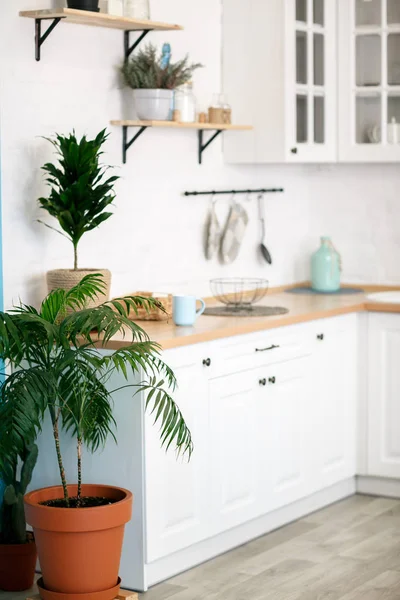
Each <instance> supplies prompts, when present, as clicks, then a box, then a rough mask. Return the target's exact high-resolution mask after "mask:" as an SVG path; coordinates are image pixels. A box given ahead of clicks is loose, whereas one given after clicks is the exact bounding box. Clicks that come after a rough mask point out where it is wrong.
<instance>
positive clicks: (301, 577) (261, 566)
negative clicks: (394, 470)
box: [0, 496, 400, 600]
mask: <svg viewBox="0 0 400 600" xmlns="http://www.w3.org/2000/svg"><path fill="white" fill-rule="evenodd" d="M26 595H27V594H26V593H24V594H7V593H1V592H0V600H20V599H21V600H22V599H23V598H25V597H26ZM140 600H400V501H399V500H392V499H388V498H372V497H369V496H353V497H351V498H349V499H347V500H344V501H342V502H338V503H337V504H333V505H332V506H329V507H328V508H325V509H323V510H320V511H318V512H316V513H313V514H312V515H310V516H308V517H306V518H304V519H301V520H299V521H297V522H295V523H292V524H291V525H288V526H286V527H283V528H282V529H279V530H277V531H275V532H273V533H271V534H269V535H266V536H263V537H261V538H259V539H257V540H255V541H253V542H250V543H249V544H246V545H245V546H241V547H240V548H237V549H236V550H233V551H232V552H229V553H227V554H224V555H223V556H220V557H218V558H215V559H214V560H211V561H209V562H208V563H205V564H203V565H201V566H199V567H197V568H195V569H191V570H190V571H187V572H186V573H182V574H181V575H178V576H177V577H174V578H173V579H170V580H169V581H168V582H165V583H162V584H160V585H158V586H155V587H154V588H152V589H151V590H150V591H149V592H147V593H146V594H142V595H141V596H140Z"/></svg>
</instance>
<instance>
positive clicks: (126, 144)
mask: <svg viewBox="0 0 400 600" xmlns="http://www.w3.org/2000/svg"><path fill="white" fill-rule="evenodd" d="M111 125H114V126H116V127H122V161H123V163H124V164H125V163H126V162H127V152H128V150H129V148H130V147H131V146H132V144H133V143H134V142H135V141H136V140H137V139H138V137H139V136H140V135H141V134H142V133H143V132H144V131H146V129H148V128H150V127H154V128H170V129H193V130H195V131H197V132H198V160H199V164H201V163H202V155H203V152H204V151H205V150H206V148H208V146H209V145H210V144H211V143H212V142H213V141H214V140H215V139H216V138H217V137H218V136H219V135H220V134H221V133H222V132H224V131H248V130H251V129H253V127H252V126H251V125H232V124H230V125H226V124H222V123H221V124H218V123H198V122H196V123H181V122H178V121H137V120H136V121H111ZM130 128H137V129H138V131H137V132H136V134H135V135H134V136H133V138H131V139H130V140H128V130H129V129H130ZM206 131H213V132H214V133H213V134H212V135H211V137H210V138H209V139H208V140H207V141H206V142H205V141H204V132H206Z"/></svg>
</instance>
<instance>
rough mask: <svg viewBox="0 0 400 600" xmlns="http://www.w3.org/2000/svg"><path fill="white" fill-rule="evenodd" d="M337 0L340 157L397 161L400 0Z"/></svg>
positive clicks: (399, 136)
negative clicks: (391, 125)
mask: <svg viewBox="0 0 400 600" xmlns="http://www.w3.org/2000/svg"><path fill="white" fill-rule="evenodd" d="M338 2H339V4H338V6H339V12H338V32H339V37H338V39H339V43H338V58H339V60H338V65H339V95H338V97H339V121H338V122H339V128H338V135H339V160H340V161H346V162H398V161H399V160H400V130H399V131H398V132H397V134H395V136H394V137H393V135H392V133H391V131H389V129H388V124H389V123H391V121H392V119H393V120H394V121H395V122H397V123H399V124H400V58H399V56H400V3H399V2H398V0H338ZM397 129H398V127H397V128H396V130H397Z"/></svg>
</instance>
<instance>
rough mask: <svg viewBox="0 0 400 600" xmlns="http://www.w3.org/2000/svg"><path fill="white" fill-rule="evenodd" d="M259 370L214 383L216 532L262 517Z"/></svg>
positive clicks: (212, 488) (211, 504) (212, 431)
mask: <svg viewBox="0 0 400 600" xmlns="http://www.w3.org/2000/svg"><path fill="white" fill-rule="evenodd" d="M261 378H262V374H261V372H260V371H259V370H254V369H253V370H250V371H244V372H241V373H236V374H234V375H228V376H226V377H219V378H217V379H214V380H212V381H210V393H209V417H210V421H209V423H210V436H209V448H210V452H211V457H212V460H211V461H210V476H211V485H210V486H209V487H208V488H207V489H208V490H209V507H210V522H211V523H212V532H213V533H218V532H219V531H225V530H227V529H229V528H231V527H235V526H237V525H240V524H241V523H244V522H245V521H249V520H251V519H253V518H254V517H256V516H257V515H259V514H260V513H261V512H262V501H261V497H262V486H263V481H262V477H263V474H262V472H261V470H260V436H259V427H260V406H261V403H260V388H261V387H262V386H261V385H260V380H261Z"/></svg>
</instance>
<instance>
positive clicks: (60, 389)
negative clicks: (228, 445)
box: [0, 274, 193, 506]
mask: <svg viewBox="0 0 400 600" xmlns="http://www.w3.org/2000/svg"><path fill="white" fill-rule="evenodd" d="M103 289H104V282H103V278H102V276H101V275H100V274H93V275H87V276H86V277H84V278H83V279H82V280H81V282H80V283H79V284H78V285H77V286H75V287H74V288H72V289H71V290H69V291H64V290H61V289H57V290H54V291H53V292H51V293H50V294H49V295H48V296H47V297H46V298H45V300H44V301H43V303H42V305H41V307H40V310H36V309H35V308H33V307H32V306H26V305H21V306H18V307H16V308H14V309H13V310H12V311H10V312H7V313H0V358H1V359H3V360H4V361H8V362H10V363H11V364H12V365H13V367H14V370H13V372H12V373H11V374H10V375H9V376H8V377H7V378H6V379H5V381H4V382H3V384H2V385H1V388H0V398H1V402H0V472H2V471H5V470H6V468H7V456H10V455H12V453H14V455H15V453H16V452H17V453H21V452H23V449H24V446H25V440H26V439H28V440H31V439H32V437H33V436H34V435H35V431H37V430H38V429H39V428H40V425H41V423H42V420H43V416H44V415H45V413H46V412H47V411H48V412H49V413H50V418H51V423H52V427H53V437H54V444H55V449H56V453H57V460H58V467H59V472H60V478H61V483H62V486H63V488H64V501H65V505H66V506H70V498H69V495H68V489H67V478H66V473H65V469H64V462H63V456H62V449H61V445H60V429H61V427H64V428H65V429H66V430H68V431H70V432H71V433H72V435H73V436H75V438H76V441H77V473H78V495H77V499H76V506H80V502H81V483H82V445H83V444H85V445H86V446H87V448H88V449H89V450H90V451H92V452H96V450H97V449H98V448H99V447H100V446H102V445H103V444H104V443H105V441H106V439H107V437H108V435H110V434H111V435H112V436H113V437H114V438H115V433H114V427H115V422H114V417H113V400H112V398H113V393H114V392H115V391H116V390H110V389H109V387H108V385H107V384H108V382H109V380H110V377H111V376H112V375H113V374H114V373H115V372H118V373H120V374H122V375H123V377H124V378H125V379H126V380H127V383H126V386H124V387H132V388H134V387H135V388H136V390H135V392H136V393H137V391H141V392H144V393H146V395H147V400H146V409H148V408H151V410H152V412H153V413H154V422H159V423H160V425H161V427H160V436H161V443H162V445H163V446H165V447H166V448H167V449H168V448H169V447H170V446H171V445H174V446H175V448H176V449H177V451H178V453H183V454H187V455H188V456H189V457H190V455H191V453H192V449H193V444H192V438H191V434H190V431H189V429H188V427H187V426H186V423H185V420H184V418H183V416H182V414H181V412H180V410H179V408H178V406H177V405H176V404H175V402H174V400H173V398H172V396H171V392H173V391H174V389H175V386H176V379H175V375H174V373H173V372H172V370H171V369H170V368H169V367H168V366H167V365H166V364H165V363H164V362H163V361H162V360H161V358H160V347H159V346H158V344H156V343H155V342H152V341H151V340H150V339H149V337H148V335H147V334H146V332H145V331H144V330H143V329H142V328H141V327H139V325H137V324H136V323H134V322H133V321H132V320H131V319H130V318H129V317H130V316H132V315H133V314H137V311H138V307H144V308H146V309H148V310H150V309H151V308H154V307H158V308H160V303H159V302H158V301H156V300H154V299H152V298H145V297H141V296H129V297H124V298H119V299H116V300H112V301H110V302H106V303H104V304H101V305H100V306H97V307H95V308H85V306H86V303H87V301H88V300H92V299H93V298H95V297H96V295H97V294H99V293H101V292H102V291H103ZM71 310H72V311H73V312H71ZM118 333H119V334H121V335H123V336H125V337H128V339H127V342H126V344H125V345H124V346H123V347H121V348H120V349H118V350H115V351H114V352H112V353H110V354H108V353H107V354H105V353H101V352H100V349H101V348H104V347H106V346H107V344H108V342H109V341H110V339H111V338H112V337H113V336H114V335H116V334H118ZM129 375H131V376H133V377H136V378H138V377H139V378H141V377H144V378H145V379H144V381H142V382H141V383H139V384H138V385H135V384H131V383H129V381H128V378H129Z"/></svg>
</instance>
